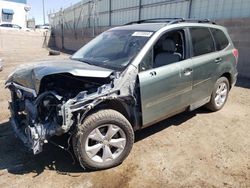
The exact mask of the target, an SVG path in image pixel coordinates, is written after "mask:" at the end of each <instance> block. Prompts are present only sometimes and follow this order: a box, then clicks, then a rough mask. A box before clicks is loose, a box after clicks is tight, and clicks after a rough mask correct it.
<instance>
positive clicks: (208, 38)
mask: <svg viewBox="0 0 250 188" xmlns="http://www.w3.org/2000/svg"><path fill="white" fill-rule="evenodd" d="M190 34H191V41H192V45H193V55H194V56H200V55H203V54H207V53H211V52H215V46H214V41H213V37H212V35H211V32H210V31H209V29H208V28H190Z"/></svg>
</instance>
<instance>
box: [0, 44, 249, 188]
mask: <svg viewBox="0 0 250 188" xmlns="http://www.w3.org/2000/svg"><path fill="white" fill-rule="evenodd" d="M67 56H68V55H66V54H62V55H60V56H54V57H52V56H48V52H47V51H46V50H45V49H29V51H27V50H22V49H20V50H19V51H12V52H8V51H5V52H3V51H0V57H1V59H3V60H4V70H3V71H2V72H0V93H1V95H0V111H1V113H0V187H1V188H4V187H18V188H21V187H25V188H27V187H36V188H39V187H42V188H44V187H84V188H85V187H109V188H112V187H250V137H249V135H250V123H249V122H250V89H248V88H250V81H249V80H242V81H241V82H238V86H236V87H234V88H233V89H232V91H231V93H230V96H229V100H228V103H227V104H226V106H225V107H224V109H223V110H221V111H219V112H216V113H210V112H209V111H206V110H204V109H198V110H196V111H194V112H185V113H182V114H180V115H177V116H175V117H172V118H170V119H167V120H165V121H163V122H161V123H158V124H155V125H153V126H151V127H149V128H146V129H144V130H142V131H140V132H137V133H136V142H135V144H134V147H133V149H132V152H131V153H130V155H129V157H128V158H127V159H126V160H125V161H124V162H123V164H121V165H120V166H118V167H116V168H112V169H109V170H104V171H98V172H88V171H84V170H82V169H81V168H80V167H79V165H77V164H76V165H73V164H72V162H73V161H72V159H71V157H70V155H69V154H68V153H67V152H65V151H62V150H61V149H59V148H57V147H55V146H52V145H50V144H48V145H47V146H46V147H45V150H44V152H43V153H41V154H39V155H37V156H33V155H30V154H27V153H25V152H24V148H23V145H22V143H21V142H20V141H19V140H18V139H17V138H15V136H14V134H13V132H12V129H11V128H10V124H9V122H8V118H9V111H8V107H7V106H8V104H7V101H8V99H9V92H8V91H7V90H6V89H4V81H5V79H6V77H7V75H8V74H9V73H10V72H11V71H12V70H14V69H15V68H16V67H17V66H18V65H20V64H25V63H28V62H30V61H34V60H42V59H50V58H52V59H55V58H67Z"/></svg>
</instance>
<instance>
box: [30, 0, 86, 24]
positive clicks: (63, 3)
mask: <svg viewBox="0 0 250 188" xmlns="http://www.w3.org/2000/svg"><path fill="white" fill-rule="evenodd" d="M79 1H81V0H44V4H45V14H46V23H47V22H48V17H47V13H50V11H52V12H53V11H58V10H60V8H61V7H63V8H65V7H68V6H70V5H71V4H74V3H77V2H79ZM27 4H28V5H29V6H31V10H30V12H29V18H35V20H36V25H37V24H43V3H42V0H27Z"/></svg>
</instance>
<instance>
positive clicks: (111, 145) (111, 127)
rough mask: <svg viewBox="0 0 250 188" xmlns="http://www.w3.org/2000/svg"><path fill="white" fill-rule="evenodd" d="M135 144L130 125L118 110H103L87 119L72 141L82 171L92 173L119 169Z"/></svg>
mask: <svg viewBox="0 0 250 188" xmlns="http://www.w3.org/2000/svg"><path fill="white" fill-rule="evenodd" d="M133 143H134V131H133V129H132V127H131V125H130V123H129V121H128V120H127V119H126V118H125V117H124V116H123V115H122V114H120V113H119V112H117V111H115V110H100V111H97V112H95V113H93V114H91V115H90V116H88V117H87V118H86V119H85V120H84V122H83V123H82V124H81V125H80V126H79V127H78V130H77V133H76V134H75V137H74V138H73V147H74V152H75V154H76V156H77V158H78V159H79V162H80V164H81V166H82V167H84V168H85V167H86V168H88V169H92V170H101V169H107V168H111V167H114V166H117V165H119V164H120V163H122V161H123V160H124V159H125V158H126V157H127V156H128V154H129V152H130V151H131V149H132V146H133Z"/></svg>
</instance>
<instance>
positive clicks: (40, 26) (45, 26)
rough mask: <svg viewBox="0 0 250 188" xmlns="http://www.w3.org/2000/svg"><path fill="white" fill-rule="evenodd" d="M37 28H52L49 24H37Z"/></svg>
mask: <svg viewBox="0 0 250 188" xmlns="http://www.w3.org/2000/svg"><path fill="white" fill-rule="evenodd" d="M36 29H50V25H49V24H44V25H36Z"/></svg>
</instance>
